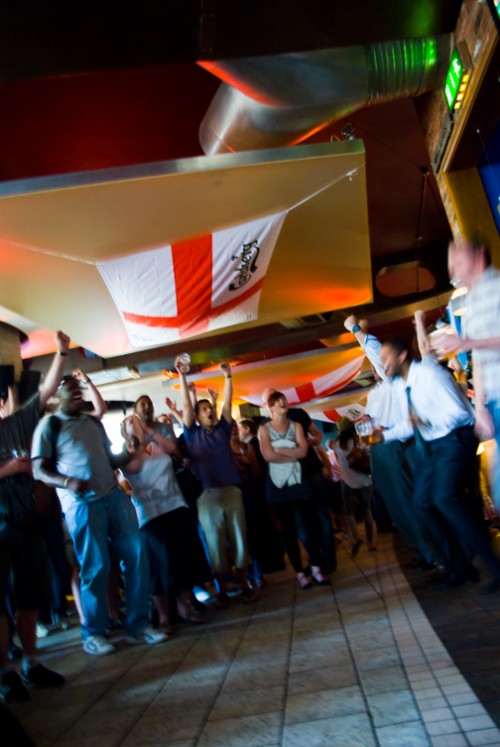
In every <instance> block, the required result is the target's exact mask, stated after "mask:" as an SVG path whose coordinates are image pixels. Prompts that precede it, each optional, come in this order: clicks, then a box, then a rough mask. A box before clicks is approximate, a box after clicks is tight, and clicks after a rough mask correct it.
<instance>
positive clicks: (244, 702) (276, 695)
mask: <svg viewBox="0 0 500 747" xmlns="http://www.w3.org/2000/svg"><path fill="white" fill-rule="evenodd" d="M284 701H285V687H284V685H283V686H281V687H280V686H278V687H264V688H261V689H259V688H254V689H252V690H239V691H236V692H234V691H228V692H226V691H224V692H222V693H221V694H220V695H219V697H218V698H217V700H216V701H215V704H214V706H213V707H212V709H211V711H210V716H209V720H210V721H217V720H220V719H231V718H238V717H241V716H250V715H252V714H257V713H266V712H273V711H274V712H277V711H281V710H282V709H283V705H284Z"/></svg>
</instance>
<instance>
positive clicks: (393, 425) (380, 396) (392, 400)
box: [361, 335, 413, 443]
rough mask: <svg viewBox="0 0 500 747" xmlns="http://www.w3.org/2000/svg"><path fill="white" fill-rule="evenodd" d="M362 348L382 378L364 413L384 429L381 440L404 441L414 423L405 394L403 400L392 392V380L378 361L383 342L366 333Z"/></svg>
mask: <svg viewBox="0 0 500 747" xmlns="http://www.w3.org/2000/svg"><path fill="white" fill-rule="evenodd" d="M361 347H362V348H363V351H364V353H365V355H366V357H367V358H368V360H369V361H370V363H371V364H372V366H373V368H374V369H375V371H376V372H377V374H378V375H379V376H380V378H381V379H382V382H381V383H380V384H377V386H376V387H375V388H374V389H372V390H371V391H370V392H369V394H368V399H367V401H366V408H365V414H366V415H369V416H370V417H371V418H372V420H373V423H374V425H375V427H380V428H383V429H384V441H385V442H386V443H389V442H390V441H407V440H408V439H409V438H412V436H413V426H412V424H411V422H410V417H409V413H408V403H407V400H406V397H405V399H404V401H403V400H402V399H401V398H400V397H399V396H398V395H397V394H396V395H395V394H394V393H393V382H392V381H391V379H389V377H388V376H387V374H386V373H385V371H384V367H383V365H382V361H381V360H380V350H381V348H382V343H381V342H380V340H378V339H377V338H376V337H375V336H374V335H366V337H365V340H364V342H363V343H362V345H361Z"/></svg>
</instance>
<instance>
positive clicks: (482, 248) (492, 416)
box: [435, 239, 500, 509]
mask: <svg viewBox="0 0 500 747" xmlns="http://www.w3.org/2000/svg"><path fill="white" fill-rule="evenodd" d="M448 268H449V273H450V282H451V284H452V285H453V286H455V287H456V288H458V287H464V286H467V288H468V293H467V301H466V303H467V306H466V309H465V313H464V315H463V316H462V336H461V337H460V336H458V335H456V334H441V335H439V336H437V337H436V342H435V347H436V349H437V350H439V351H442V352H443V353H454V352H456V351H457V350H463V351H472V363H473V376H474V392H475V408H476V433H477V434H478V436H479V438H481V439H483V440H487V439H489V438H493V437H494V438H495V439H496V442H497V460H496V467H495V472H494V476H493V485H492V488H493V491H492V492H493V498H494V501H495V504H496V507H497V509H500V458H499V457H498V453H500V452H499V451H498V449H500V335H499V331H500V325H499V320H500V271H499V270H498V269H496V268H495V267H492V266H491V253H490V249H489V247H488V245H487V243H486V242H485V241H482V240H481V239H475V240H474V239H471V240H469V239H465V240H463V241H452V242H451V243H450V245H449V248H448Z"/></svg>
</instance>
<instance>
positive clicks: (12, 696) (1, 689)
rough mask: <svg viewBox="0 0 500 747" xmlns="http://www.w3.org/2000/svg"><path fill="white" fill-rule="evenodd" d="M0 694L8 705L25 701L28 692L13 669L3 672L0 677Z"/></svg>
mask: <svg viewBox="0 0 500 747" xmlns="http://www.w3.org/2000/svg"><path fill="white" fill-rule="evenodd" d="M0 694H1V695H3V699H4V700H5V702H6V703H7V704H8V705H14V704H15V703H26V701H27V700H29V699H30V694H29V692H28V691H27V689H26V688H25V687H24V685H23V683H22V680H21V678H20V676H19V675H18V673H17V672H16V671H15V670H14V669H10V670H9V671H8V672H4V673H3V674H2V677H1V678H0Z"/></svg>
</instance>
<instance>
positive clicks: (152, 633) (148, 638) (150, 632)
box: [127, 625, 168, 646]
mask: <svg viewBox="0 0 500 747" xmlns="http://www.w3.org/2000/svg"><path fill="white" fill-rule="evenodd" d="M167 638H168V636H167V635H166V634H165V633H162V632H161V630H155V628H152V627H151V625H148V626H146V627H145V628H143V629H142V630H141V631H140V632H139V633H137V634H136V635H129V636H127V643H132V644H133V643H149V645H150V646H154V645H155V643H162V642H163V641H166V640H167Z"/></svg>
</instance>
